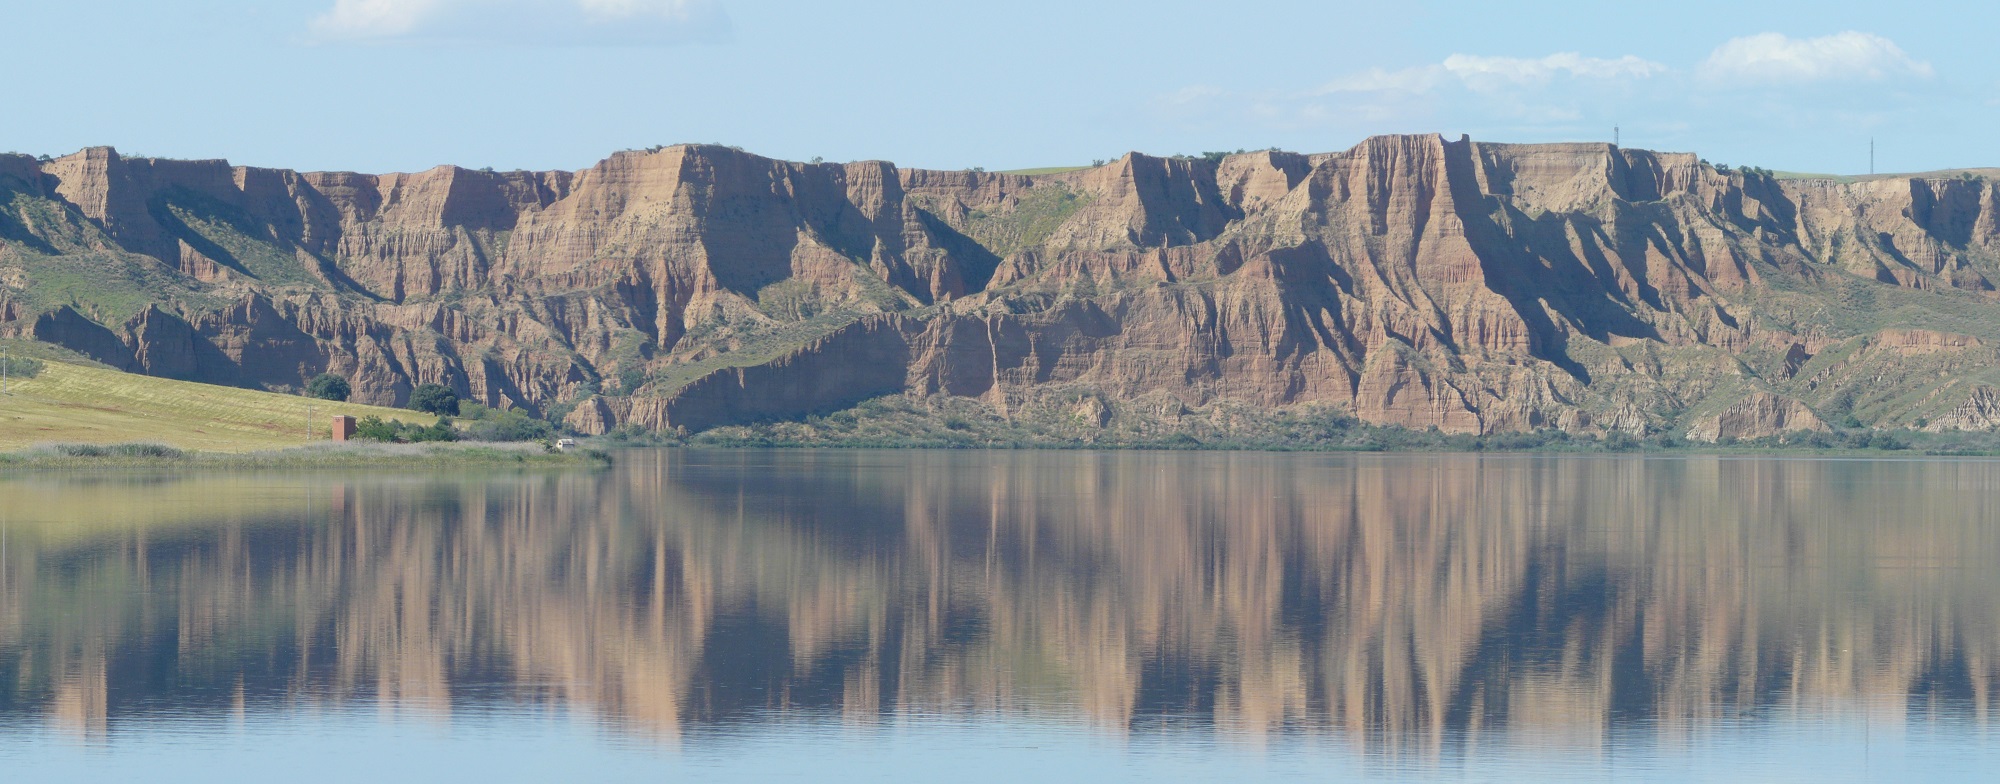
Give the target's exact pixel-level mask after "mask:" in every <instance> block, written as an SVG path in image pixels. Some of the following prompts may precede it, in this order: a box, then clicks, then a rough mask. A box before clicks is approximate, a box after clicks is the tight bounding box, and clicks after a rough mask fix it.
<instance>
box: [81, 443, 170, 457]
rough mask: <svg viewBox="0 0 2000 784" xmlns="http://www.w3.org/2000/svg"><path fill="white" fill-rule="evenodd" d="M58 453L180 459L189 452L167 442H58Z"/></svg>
mask: <svg viewBox="0 0 2000 784" xmlns="http://www.w3.org/2000/svg"><path fill="white" fill-rule="evenodd" d="M56 454H59V455H62V456H64V457H155V458H166V459H179V458H182V457H186V456H187V453H186V452H183V451H181V450H179V449H175V448H173V447H170V446H167V445H165V444H112V445H110V446H103V445H99V444H57V445H56Z"/></svg>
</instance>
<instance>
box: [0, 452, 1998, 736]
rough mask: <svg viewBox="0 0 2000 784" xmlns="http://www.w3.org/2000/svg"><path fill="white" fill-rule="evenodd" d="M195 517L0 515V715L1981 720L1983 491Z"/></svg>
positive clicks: (523, 484)
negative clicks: (325, 708) (495, 704)
mask: <svg viewBox="0 0 2000 784" xmlns="http://www.w3.org/2000/svg"><path fill="white" fill-rule="evenodd" d="M214 481H222V480H219V479H191V480H188V481H187V482H181V483H162V484H154V485H144V486H136V485H135V486H133V487H130V488H127V489H125V490H123V491H122V495H124V496H126V497H132V498H139V499H144V498H146V497H148V496H147V494H149V493H151V494H155V495H156V496H157V497H160V498H168V497H173V498H183V497H189V496H191V495H200V493H199V492H195V493H190V486H193V487H195V488H196V489H197V490H198V489H199V486H200V485H201V483H203V482H214ZM231 481H233V482H234V483H235V484H232V485H231V489H232V492H234V493H235V497H239V498H251V497H254V498H256V499H261V500H260V501H258V503H256V504H253V505H252V506H251V507H249V509H250V510H249V511H246V512H244V513H242V514H235V515H228V514H221V513H218V515H217V516H218V518H227V519H230V520H231V521H232V522H227V523H219V524H216V525H211V526H206V527H202V526H190V525H187V524H184V523H180V524H175V525H171V526H164V525H163V526H136V527H131V528H127V529H125V530H124V531H122V532H106V531H105V528H106V527H105V526H103V525H101V524H100V525H97V526H96V527H95V528H92V529H90V530H92V531H93V532H94V533H92V535H90V536H88V537H84V538H81V539H80V540H79V539H77V538H75V537H71V538H67V539H66V538H63V537H61V536H59V535H57V532H56V531H55V530H52V529H51V528H50V527H49V526H46V525H40V524H37V523H36V522H35V520H37V519H40V518H36V517H35V516H34V515H35V512H34V511H33V510H32V509H24V508H22V507H20V506H10V505H7V504H4V503H0V520H4V524H5V526H6V528H7V530H8V531H9V533H10V536H9V539H8V548H9V549H7V551H6V552H5V554H4V556H0V563H4V571H0V676H4V677H0V715H5V716H11V717H13V720H18V719H20V718H23V717H28V716H51V717H54V718H55V719H57V720H59V721H61V722H63V723H65V724H67V725H69V726H73V727H77V728H80V729H83V730H86V731H88V730H91V729H94V728H101V727H102V726H104V723H105V722H106V720H107V719H106V717H107V715H108V716H111V717H116V716H117V715H119V714H120V713H121V712H147V711H152V710H156V709H161V708H166V707H172V708H174V709H175V710H183V711H193V712H196V713H200V712H203V711H215V712H222V711H227V710H229V709H231V708H232V706H240V705H243V704H244V703H246V702H248V703H252V704H274V703H283V704H291V703H297V702H308V703H325V702H340V701H347V700H354V699H361V698H368V697H375V696H379V697H383V698H388V699H391V700H393V702H394V703H395V704H397V705H403V706H411V707H415V708H421V709H428V710H435V711H447V710H450V709H451V708H452V707H453V705H454V704H457V703H462V702H463V701H465V700H477V699H487V698H491V697H493V696H496V695H506V696H507V697H509V698H511V699H516V700H528V701H532V702H548V703H561V704H572V705H578V706H582V707H585V708H587V709H589V710H594V711H597V712H599V713H601V714H603V715H605V716H607V717H609V718H611V719H613V720H615V721H618V722H620V723H622V724H624V725H625V726H627V727H629V728H631V729H633V730H635V731H640V732H646V733H652V734H658V735H661V736H663V737H676V736H678V735H679V733H680V731H681V729H682V728H683V726H684V725H687V724H689V723H707V722H713V721H720V720H735V719H743V718H747V717H750V716H753V715H755V714H757V713H758V712H760V711H764V710H767V709H776V710H789V709H801V708H813V709H826V710H838V711H841V712H842V713H844V714H845V715H848V716H849V717H851V718H854V719H857V720H868V719H870V718H872V717H877V716H880V715H882V714H883V713H885V712H891V711H901V710H923V711H945V712H962V711H968V710H1003V711H1026V712H1031V713H1044V712H1049V711H1055V710H1061V709H1062V708H1061V707H1060V706H1075V707H1076V708H1078V709H1080V710H1082V711H1083V712H1085V713H1086V714H1088V715H1089V717H1090V718H1091V719H1092V720H1093V721H1094V722H1096V723H1099V724H1101V725H1103V726H1108V727H1117V728H1125V727H1133V726H1139V727H1144V726H1147V725H1148V724H1150V723H1153V722H1156V721H1162V720H1172V719H1177V718H1179V717H1184V716H1188V715H1193V716H1195V717H1197V718H1212V719H1213V720H1215V721H1217V722H1219V723H1224V724H1227V725H1229V726H1232V727H1237V728H1241V729H1244V730H1248V731H1251V732H1265V731H1275V730H1280V729H1283V728H1304V729H1337V730H1349V731H1356V732H1361V733H1365V734H1367V735H1371V736H1377V737H1381V738H1383V739H1385V740H1391V741H1394V742H1416V743H1426V742H1441V741H1442V740H1443V739H1444V738H1446V737H1448V736H1450V735H1451V734H1452V733H1453V731H1456V730H1472V731H1482V732H1495V731H1498V732H1513V731H1533V732H1536V733H1538V734H1544V733H1549V732H1555V733H1558V734H1567V735H1571V736H1573V738H1574V740H1576V741H1577V742H1584V743H1591V742H1596V740H1597V739H1598V738H1600V737H1602V736H1603V733H1604V732H1605V731H1606V730H1607V729H1615V728H1619V727H1622V726H1628V725H1629V726H1632V727H1634V728H1637V727H1640V726H1652V725H1651V722H1653V721H1655V720H1657V721H1659V722H1660V723H1661V724H1660V726H1665V727H1669V728H1681V727H1687V726H1690V725H1699V724H1700V723H1702V722H1704V721H1707V720H1712V719H1717V718H1723V717H1735V716H1739V715H1742V714H1743V712H1744V711H1753V712H1760V713H1770V712H1783V711H1788V710H1807V711H1812V710H1821V709H1825V707H1826V706H1827V705H1829V704H1838V703H1850V702H1853V701H1856V700H1864V699H1865V700H1869V701H1871V702H1873V703H1875V704H1876V706H1877V709H1878V710H1882V709H1886V710H1892V711H1894V712H1895V713H1896V714H1897V715H1899V716H1908V715H1910V714H1911V713H1912V712H1920V713H1921V712H1938V713H1949V714H1954V715H1956V714H1960V713H1965V714H1970V715H1976V716H1978V717H1979V718H1981V719H1982V720H1983V718H1984V717H1985V715H1986V713H1987V712H1988V711H1989V710H1991V709H1992V708H1993V707H1994V706H1995V703H1996V702H2000V699H1996V698H1995V697H1994V696H1993V694H1992V691H1991V688H1992V685H1993V682H1994V680H1995V677H1996V676H2000V659H1996V653H2000V590H1996V589H2000V578H1996V577H1995V574H1994V568H1995V567H2000V525H1995V523H1996V520H1995V519H1994V518H1995V517H1996V513H1993V512H1989V511H1987V505H1986V504H1985V503H1984V500H1985V499H1986V498H1988V497H1990V496H1991V495H1992V492H1993V491H1994V490H1996V489H2000V465H1995V464H1988V463H1951V462H1940V463H1917V462H1909V463H1869V462H1833V461H1729V460H1703V459H1697V460H1688V461H1680V460H1674V461H1645V460H1588V459H1540V458H1477V457H1432V456H1426V457H1380V458H1374V457H1366V458H1353V459H1348V458H1331V457H1298V456H1270V455H1149V454H1111V455H1086V454H1046V453H1002V454H909V453H834V454H811V453H742V454H737V453H720V454H718V453H666V454H663V455H660V456H657V457H654V456H643V455H642V456H635V457H634V458H633V459H631V460H628V461H627V462H626V463H625V464H623V465H621V466H620V468H618V469H617V470H615V471H613V472H610V473H607V474H602V475H595V476H593V475H583V474H576V475H563V476H542V477H509V478H494V479H484V480H443V479H439V480H397V481H391V480H355V481H351V482H348V483H345V484H339V483H333V482H317V483H315V484H313V485H311V486H310V487H309V488H308V487H301V486H298V485H299V483H298V482H297V481H296V480H278V479H273V480H271V482H270V484H268V485H266V486H265V487H264V489H263V490H262V491H261V492H248V491H246V489H245V487H244V486H243V484H242V480H241V479H240V478H237V479H235V480H231ZM287 482H289V484H287ZM22 486H23V485H21V484H20V483H11V484H10V485H8V486H6V487H0V495H6V494H8V493H9V491H11V490H18V489H19V488H20V487H22ZM43 489H46V488H43ZM275 496H285V497H291V498H295V499H297V503H296V506H295V507H294V508H291V509H279V508H276V507H274V506H273V505H272V504H271V503H269V501H270V499H271V498H272V497H275ZM12 497H21V496H20V494H19V493H13V494H12ZM308 497H310V498H311V499H312V500H311V503H312V505H313V506H312V508H311V509H308V508H307V507H306V503H307V501H306V499H307V498H308ZM135 503H137V505H138V506H141V507H143V506H145V503H144V502H143V500H141V501H139V502H135ZM68 524H69V523H66V525H68ZM1642 722H1644V723H1645V724H1643V725H1642V724H1641V723H1642Z"/></svg>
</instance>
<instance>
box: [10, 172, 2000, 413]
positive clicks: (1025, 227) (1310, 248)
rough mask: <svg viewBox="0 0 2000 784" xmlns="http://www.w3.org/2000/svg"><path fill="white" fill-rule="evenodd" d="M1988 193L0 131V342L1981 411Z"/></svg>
mask: <svg viewBox="0 0 2000 784" xmlns="http://www.w3.org/2000/svg"><path fill="white" fill-rule="evenodd" d="M1996 200H2000V191H1997V190H1996V187H1995V184H1994V181H1993V180H1990V179H1984V178H1981V177H1978V176H1974V175H1969V174H1967V175H1958V176H1952V177H1942V178H1878V179H1874V180H1868V181H1861V182H1852V183H1839V182H1833V181H1827V180H1788V181H1780V180H1776V179H1772V178H1770V177H1768V176H1764V175H1762V174H1760V173H1756V172H1744V171H1722V170H1717V169H1715V168H1713V167H1710V166H1708V165H1707V164H1704V163H1702V162H1701V161H1699V160H1698V159H1697V158H1696V157H1695V156H1693V155H1683V154H1665V153H1655V152H1649V151H1643V150H1627V149H1620V148H1616V147H1611V146H1608V145H1602V144H1566V145H1503V144H1487V143H1481V142H1473V141H1470V140H1460V141H1456V142H1450V141H1446V140H1444V139H1442V138H1439V137H1437V136H1396V137H1378V138H1374V139H1370V140H1368V141H1366V142H1364V143H1362V144H1361V145H1359V146H1357V147H1355V148H1353V149H1351V150H1348V151H1346V152H1342V153H1332V154H1320V155H1310V156H1307V155H1297V154H1292V153H1283V152H1257V153H1249V154H1239V155H1234V156H1229V157H1227V158H1224V159H1222V160H1221V161H1219V162H1217V161H1208V160H1197V159H1175V158H1164V159H1163V158H1153V157H1148V156H1144V155H1138V154H1133V155H1129V156H1126V157H1125V158H1123V159H1121V160H1119V161H1116V162H1113V163H1110V164H1107V165H1104V166H1099V167H1095V168H1090V169H1082V170H1076V171H1071V172H1065V173H1060V174H1053V175H1039V176H1033V177H1028V176H1018V175H1009V174H991V173H984V172H941V171H922V170H899V169H897V168H895V167H894V166H891V165H889V164H886V163H880V162H864V163H851V164H800V163H788V162H782V161H774V160H770V159H766V158H761V157H757V156H754V155H749V154H746V153H743V152H740V151H737V150H733V149H730V148H723V147H715V146H681V147H670V148H661V149H656V150H652V151H643V152H625V153H619V154H616V155H613V156H612V157H610V158H608V159H606V160H605V161H603V162H601V163H600V164H598V165H597V166H595V167H593V168H591V169H588V170H585V171H581V172H574V173H570V172H547V173H529V172H510V173H494V172H485V171H469V170H464V169H458V168H452V167H441V168H438V169H433V170H431V171H428V172H423V173H419V174H394V175H380V176H375V175H361V174H351V173H305V174H301V173H295V172H288V171H278V170H268V169H254V168H246V167H232V166H230V165H228V164H227V163H225V162H220V161H164V160H151V159H127V158H124V157H122V156H119V155H118V154H117V153H116V152H114V151H111V150H109V149H91V150H85V151H83V152H79V153H77V154H75V155H71V156H67V157H64V158H60V159H55V160H52V161H46V162H38V161H36V160H34V159H30V158H26V157H22V156H5V157H0V334H10V335H17V336H26V337H34V338H37V339H41V340H47V341H51V342H55V343H60V344H62V345H65V346H68V347H71V348H74V349H76V350H78V351H82V352H84V353H86V354H89V355H91V356H93V357H96V358H98V359H100V360H102V361H105V362H107V363H110V364H113V365H115V366H118V367H122V368H125V369H129V370H134V371H139V372H146V373H152V374H157V375H166V376H174V377H180V378H191V379H197V380H203V381H212V382H218V383H229V384H241V385H249V386H262V387H272V388H282V387H296V386H299V385H301V384H302V383H303V382H304V380H305V379H306V378H309V377H310V376H312V375H314V374H316V373H319V372H322V371H332V372H336V373H341V374H344V375H348V376H350V377H351V378H353V379H354V386H355V390H356V394H357V397H358V399H362V400H366V401H368V402H376V403H393V402H398V401H401V400H403V399H405V398H406V397H407V394H408V391H409V390H410V389H411V388H413V387H414V386H415V385H416V384H419V383H425V382H438V383H444V384H447V385H450V386H452V387H454V388H456V389H458V390H459V391H460V392H461V393H463V394H465V395H467V396H468V397H471V398H474V399H477V400H480V401H482V402H485V403H487V404H489V405H499V406H514V407H522V408H527V409H530V410H533V411H536V412H538V413H547V414H553V415H558V416H562V415H566V416H567V418H568V420H569V421H570V422H571V423H572V424H574V425H576V426H578V427H580V428H582V429H585V430H591V431H596V430H603V429H606V428H610V427H614V426H617V425H620V424H635V425H640V426H644V427H648V428H685V429H689V430H699V429H703V428H706V427H712V426H715V425H720V424H730V423H736V422H743V421H751V420H755V419H769V418H786V417H794V416H800V415H804V414H807V413H811V412H814V411H821V410H827V409H832V408H839V407H842V406H845V405H849V404H852V403H854V402H856V401H858V400H860V399H863V398H866V397H871V396H877V395H882V394H895V393H905V394H910V395H917V396H928V395H954V396H964V397H972V398H977V399H980V400H982V401H984V402H986V403H987V404H990V405H991V406H993V407H994V408H996V409H998V410H1001V411H1008V410H1014V409H1018V408H1021V407H1024V406H1035V405H1041V404H1043V402H1044V401H1046V400H1047V399H1049V394H1048V393H1049V391H1050V390H1068V391H1076V390H1083V391H1088V392H1089V393H1091V394H1092V395H1094V396H1095V397H1093V398H1091V399H1093V400H1098V401H1100V403H1099V405H1100V406H1103V410H1102V411H1100V412H1098V413H1097V414H1096V415H1097V416H1100V417H1105V418H1108V417H1114V416H1138V415H1143V412H1142V411H1141V410H1140V409H1142V408H1144V409H1157V408H1162V407H1165V408H1173V409H1178V408H1180V407H1183V406H1195V407H1199V406H1202V405H1206V404H1209V403H1213V402H1216V401H1219V400H1230V401H1237V402H1243V403H1252V404H1258V405H1269V406H1280V405H1316V406H1324V407H1327V408H1329V409H1332V410H1344V411H1348V412H1351V413H1352V414H1353V415H1354V416H1357V417H1359V418H1361V419H1363V420H1365V421H1369V422H1374V423H1383V424H1396V425H1403V426H1408V427H1415V428H1427V427H1437V428H1439V429H1441V430H1445V431H1448V432H1496V431H1512V430H1524V429H1533V428H1545V427H1556V428H1562V429H1566V430H1571V431H1578V432H1592V431H1608V430H1618V431H1626V432H1634V433H1639V432H1647V431H1658V430H1663V429H1668V428H1688V427H1690V426H1693V427H1692V429H1693V430H1695V431H1699V435H1703V436H1708V435H1711V433H1710V431H1715V433H1714V435H1715V436H1720V435H1727V433H1723V432H1722V431H1723V430H1730V429H1731V428H1732V427H1735V426H1733V425H1730V424H1728V423H1730V422H1737V421H1738V420H1741V421H1740V422H1739V423H1738V424H1740V425H1741V426H1742V427H1741V428H1736V429H1742V428H1749V431H1755V430H1758V429H1760V428H1767V427H1787V426H1788V425H1787V424H1786V423H1811V424H1815V425H1818V426H1821V427H1823V426H1824V425H1823V424H1821V422H1822V420H1825V421H1843V420H1846V419H1848V418H1852V419H1854V420H1856V421H1861V422H1864V423H1877V422H1880V423H1889V424H1912V423H1916V421H1917V420H1923V422H1924V424H1923V425H1920V426H1928V424H1929V423H1931V422H1937V423H1939V425H1940V426H1948V427H1954V428H1958V427H1987V426H1990V425H1991V423H1993V422H1994V420H1995V418H1994V417H1993V416H1990V415H1989V413H1988V409H1990V408H1992V404H1991V397H1992V392H1991V387H1992V386H1994V385H2000V378H1989V377H1988V376H1990V375H1995V374H1996V370H1995V368H1996V366H2000V362H1995V361H1994V360H1995V359H1996V357H1995V354H1994V352H1993V351H1992V350H1991V349H1988V348H1985V346H1989V345H2000V326H1995V325H2000V319H1994V318H1990V317H1988V316H1987V314H1995V315H2000V302H1996V301H1995V299H1994V296H1993V294H1992V290H1993V288H1994V286H1993V284H1992V282H1991V281H1992V280H1993V279H1995V277H1996V276H2000V206H1996ZM1885 329H1887V330H1893V331H1892V332H1885V331H1884V330H1885ZM1989 333H1991V334H1989ZM1911 334H1921V335H1932V336H1937V337H1936V338H1923V339H1922V340H1919V341H1918V342H1919V343H1922V342H1924V341H1930V343H1935V344H1936V347H1937V350H1935V351H1931V350H1923V351H1917V350H1906V348H1907V347H1905V348H1897V346H1902V345H1903V343H1907V342H1908V341H1909V340H1910V338H1909V337H1908V336H1909V335H1911ZM1899 341H1901V342H1899ZM1892 344H1893V345H1892ZM1926 345H1929V344H1926ZM1067 399H1068V400H1072V401H1073V400H1074V399H1075V398H1074V396H1071V397H1070V398H1067ZM1140 400H1144V401H1146V403H1145V405H1144V406H1140V405H1138V404H1136V403H1135V402H1134V401H1140ZM1102 401H1110V402H1109V403H1108V404H1107V403H1104V402H1102ZM1163 401H1164V402H1163ZM1739 409H1740V410H1739ZM1727 411H1735V412H1736V413H1737V414H1739V415H1740V416H1732V415H1728V414H1725V413H1717V412H1727ZM1702 412H1709V413H1708V414H1703V413H1702ZM1701 416H1711V417H1716V422H1718V423H1722V424H1720V425H1711V424H1710V423H1709V422H1708V421H1707V420H1701V421H1696V420H1697V419H1700V417H1701ZM1946 422H1949V424H1948V425H1946V424H1944V423H1946ZM1717 427H1720V428H1721V429H1720V430H1718V429H1717ZM1749 431H1745V432H1749Z"/></svg>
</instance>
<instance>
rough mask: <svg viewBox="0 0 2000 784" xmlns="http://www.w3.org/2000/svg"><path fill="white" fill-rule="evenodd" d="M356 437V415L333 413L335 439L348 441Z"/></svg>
mask: <svg viewBox="0 0 2000 784" xmlns="http://www.w3.org/2000/svg"><path fill="white" fill-rule="evenodd" d="M353 437H354V417H351V416H348V415H346V414H334V415H333V440H335V441H346V440H348V439H350V438H353Z"/></svg>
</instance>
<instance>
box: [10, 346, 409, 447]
mask: <svg viewBox="0 0 2000 784" xmlns="http://www.w3.org/2000/svg"><path fill="white" fill-rule="evenodd" d="M307 405H311V406H312V407H313V422H312V425H313V429H312V437H311V439H310V440H320V441H324V440H326V439H327V438H328V437H329V433H330V430H329V428H328V421H327V418H328V417H330V416H332V415H334V414H348V415H351V416H367V415H371V414H372V415H375V416H379V417H382V418H384V419H391V418H393V419H401V420H403V421H405V422H418V423H422V424H430V423H431V422H433V421H436V417H433V416H431V415H429V414H422V413H418V412H415V411H408V410H404V409H399V408H382V407H378V406H364V405H359V404H352V403H334V402H331V401H326V400H311V399H308V398H303V397H295V396H292V395H279V394H273V393H270V392H258V391H255V390H249V389H238V388H235V387H219V386H213V385H209V384H196V383H191V382H186V381H171V380H168V379H163V378H153V377H151V376H141V375H135V374H131V373H121V372H118V371H116V370H108V369H104V368H97V367H89V366H86V365H80V364H69V363H65V362H57V361H44V362H43V363H42V367H41V370H40V372H39V373H37V374H36V375H35V377H33V378H29V379H25V380H24V379H19V378H16V379H14V380H13V381H12V383H11V384H10V385H9V388H8V390H7V392H6V393H5V394H0V451H5V450H16V449H22V448H25V447H31V446H35V445H37V444H52V443H66V444H118V443H133V442H145V443H154V444H165V445H167V446H172V447H176V448H180V449H191V450H200V451H207V452H250V451H257V450H268V449H281V448H284V447H292V446H299V445H301V444H304V443H306V442H307V441H308V440H309V439H308V436H307V427H306V406H307Z"/></svg>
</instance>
